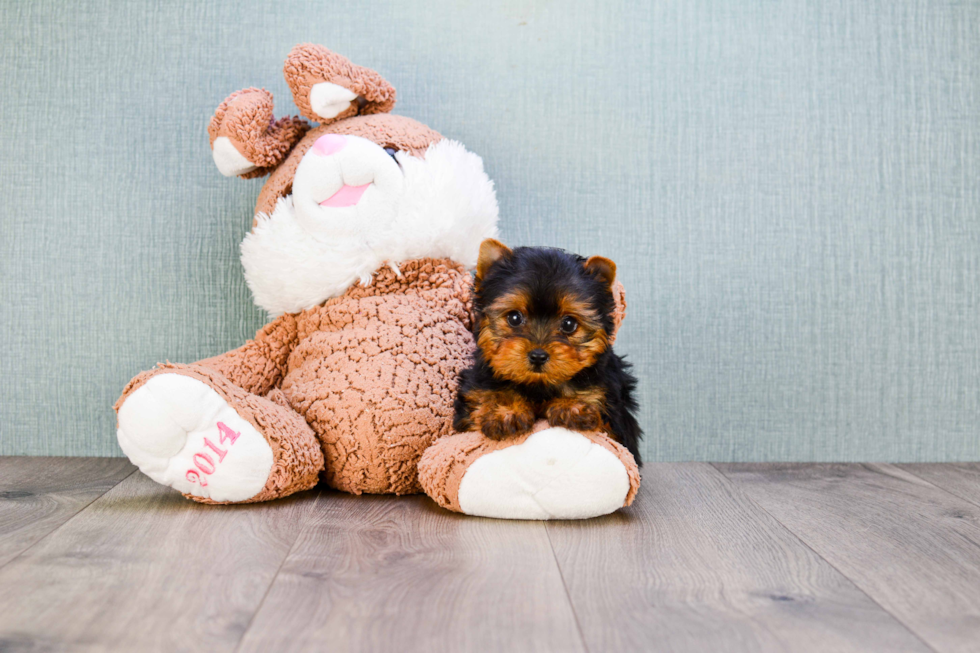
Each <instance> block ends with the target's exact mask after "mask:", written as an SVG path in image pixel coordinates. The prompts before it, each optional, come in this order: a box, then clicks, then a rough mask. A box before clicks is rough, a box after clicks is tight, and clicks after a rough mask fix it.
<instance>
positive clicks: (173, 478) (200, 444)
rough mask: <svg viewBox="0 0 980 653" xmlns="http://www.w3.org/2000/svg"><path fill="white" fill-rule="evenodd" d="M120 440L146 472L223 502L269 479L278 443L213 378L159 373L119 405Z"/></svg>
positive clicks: (247, 495)
mask: <svg viewBox="0 0 980 653" xmlns="http://www.w3.org/2000/svg"><path fill="white" fill-rule="evenodd" d="M117 435H118V438H119V445H120V446H121V447H122V450H123V452H124V453H125V454H126V455H127V456H128V457H129V459H130V460H131V461H132V462H133V463H134V464H135V465H136V466H137V467H139V468H140V471H142V472H143V473H144V474H146V475H147V476H149V477H150V478H152V479H153V480H154V481H156V482H157V483H160V484H162V485H167V486H169V487H172V488H174V489H175V490H178V491H180V492H182V493H184V494H189V495H192V496H193V497H197V498H201V499H205V500H210V501H216V502H239V501H246V500H248V499H251V498H252V497H254V496H255V495H257V494H258V493H259V492H261V491H262V489H263V488H264V487H265V485H266V481H267V480H268V478H269V474H270V472H271V470H272V464H273V453H272V448H271V447H270V446H269V443H268V442H267V441H266V438H265V436H263V435H262V433H261V432H260V431H258V430H257V429H256V428H255V427H254V426H253V425H252V424H251V423H250V422H248V421H247V420H245V419H244V418H242V417H241V416H240V415H239V414H238V413H237V412H236V411H235V409H234V408H233V407H232V406H230V405H229V404H228V403H227V402H226V401H225V400H224V399H223V398H222V397H221V395H219V394H218V393H217V392H216V391H215V390H214V389H212V388H211V387H210V386H208V385H207V384H206V383H203V382H202V381H199V380H197V379H195V378H192V377H189V376H186V375H183V374H158V375H156V376H154V377H152V378H150V379H149V380H148V381H147V382H146V383H145V384H143V385H142V386H140V387H139V388H137V389H136V390H135V391H133V393H132V394H130V395H129V396H128V397H127V398H126V400H125V401H124V402H123V404H122V406H121V407H120V408H119V430H118V433H117Z"/></svg>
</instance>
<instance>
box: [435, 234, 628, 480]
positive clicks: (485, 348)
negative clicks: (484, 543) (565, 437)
mask: <svg viewBox="0 0 980 653" xmlns="http://www.w3.org/2000/svg"><path fill="white" fill-rule="evenodd" d="M614 276H615V264H613V263H612V262H611V261H608V260H607V259H602V258H600V257H593V258H591V259H585V258H583V257H581V256H577V255H575V254H571V253H568V252H565V251H563V250H560V249H551V248H535V247H518V248H515V249H514V250H510V249H508V248H506V247H505V246H504V245H502V244H500V243H498V242H496V241H490V240H488V241H485V242H484V244H483V246H481V250H480V262H479V264H478V266H477V279H476V293H475V301H474V309H475V312H476V321H475V326H474V335H475V336H476V339H477V343H478V346H477V348H476V351H475V353H474V356H473V360H472V364H471V366H470V367H469V368H468V369H466V370H465V371H464V372H463V374H462V377H461V379H460V385H459V391H458V394H457V397H456V403H455V413H456V414H455V420H454V426H455V428H456V429H457V430H459V431H467V430H482V431H483V432H484V433H485V434H486V435H487V436H488V437H494V438H501V437H506V436H508V435H517V434H519V433H523V432H527V431H528V430H530V427H531V425H532V424H533V420H534V418H536V417H540V416H546V417H547V418H548V421H549V422H551V423H552V424H553V425H560V426H565V427H568V428H577V429H578V430H593V429H597V430H606V431H608V432H609V433H610V434H611V435H612V436H613V437H614V438H615V439H616V440H617V441H618V442H620V443H621V444H622V445H623V446H625V447H626V448H627V449H628V450H629V452H630V453H631V454H632V455H633V457H634V458H635V460H636V462H637V464H640V462H641V461H640V453H639V448H638V447H639V440H640V438H641V437H642V435H643V434H642V431H641V429H640V426H639V424H638V423H637V420H636V412H637V410H638V406H637V402H636V399H635V390H636V383H637V381H636V377H634V376H633V374H632V373H631V372H630V369H631V365H630V364H629V363H628V362H626V361H625V360H624V359H623V358H622V357H621V356H619V355H617V354H616V353H615V352H614V351H613V349H612V346H611V345H609V344H608V341H609V340H610V339H611V337H612V335H613V330H614V321H613V312H614V309H615V301H614V298H613V293H612V282H613V278H614ZM515 313H520V314H521V319H522V322H521V324H520V325H519V326H514V324H515V323H516V322H517V321H518V320H517V319H516V318H515V317H514V314H515ZM569 316H570V317H572V319H573V320H574V321H576V322H577V324H578V327H577V328H576V330H575V331H574V332H572V333H566V331H567V327H568V326H569V324H568V322H567V320H566V318H567V317H569ZM563 325H564V327H565V328H564V329H563ZM533 352H539V353H538V354H537V357H538V358H540V357H541V356H542V354H541V353H540V352H545V353H546V354H547V355H548V356H547V362H545V363H544V364H543V365H536V364H534V363H533V362H531V361H530V360H529V359H531V358H532V353H533ZM579 397H581V398H584V399H583V403H582V404H581V411H579V410H578V408H577V406H579V403H576V402H578V398H579ZM563 402H564V403H563ZM596 410H597V411H598V413H595V414H596V418H595V420H593V421H590V419H589V418H588V415H590V414H592V413H594V412H595V411H596ZM599 416H601V421H599V419H600V417H599Z"/></svg>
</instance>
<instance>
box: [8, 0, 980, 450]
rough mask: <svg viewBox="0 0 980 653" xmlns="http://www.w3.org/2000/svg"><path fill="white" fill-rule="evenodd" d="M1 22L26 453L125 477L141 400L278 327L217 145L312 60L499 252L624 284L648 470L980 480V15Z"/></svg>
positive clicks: (71, 9) (320, 9)
mask: <svg viewBox="0 0 980 653" xmlns="http://www.w3.org/2000/svg"><path fill="white" fill-rule="evenodd" d="M0 12H2V23H0V74H2V81H3V93H2V94H0V153H2V155H0V197H2V208H0V227H2V238H0V274H2V276H0V329H2V336H3V337H2V342H0V410H2V415H0V453H2V454H68V455H82V454H109V455H112V454H118V453H119V450H118V448H117V446H116V443H115V437H114V423H115V422H114V416H113V413H112V410H111V405H112V403H113V401H114V400H115V398H116V397H117V396H118V394H119V391H120V390H121V389H122V387H123V385H124V384H125V383H126V381H127V380H128V379H129V378H130V377H131V376H132V375H134V374H135V373H136V372H138V371H140V370H142V369H144V368H147V367H149V366H151V365H152V364H153V363H155V362H156V361H160V360H165V359H169V360H173V361H190V360H193V359H196V358H200V357H204V356H208V355H212V354H215V353H218V352H221V351H223V350H226V349H229V348H232V347H235V346H237V345H238V344H240V343H241V342H242V340H244V339H245V338H246V337H249V336H250V335H251V334H252V333H253V332H254V330H255V329H256V328H257V327H259V326H261V325H262V324H263V322H264V319H263V316H262V315H261V313H260V312H259V311H258V310H257V309H255V308H254V307H253V306H252V304H251V302H250V299H249V295H248V291H247V289H246V287H245V284H244V280H243V276H242V271H241V267H240V265H239V262H238V259H237V247H238V243H239V241H240V240H241V238H242V236H243V235H244V233H245V232H246V230H247V228H248V226H249V224H250V221H251V214H250V211H251V208H252V206H253V204H254V201H255V197H256V195H257V194H258V190H259V188H260V185H261V182H257V181H252V182H243V181H240V180H227V179H224V178H223V177H221V176H220V175H219V174H218V172H217V171H216V170H215V169H214V166H213V165H212V163H211V160H210V152H209V149H208V144H207V138H206V133H205V126H206V124H207V121H208V119H209V117H210V116H211V113H212V111H213V109H214V108H215V107H216V106H217V104H218V103H219V102H220V101H221V100H222V99H223V98H224V97H225V96H226V95H227V94H228V93H229V92H231V91H234V90H236V89H239V88H243V87H246V86H251V85H255V86H264V87H266V88H268V89H270V90H272V91H273V92H274V93H275V94H276V98H277V101H278V107H279V109H280V112H291V111H293V110H294V108H293V107H292V103H291V99H290V98H289V94H288V91H287V89H286V86H285V84H284V82H283V80H282V76H281V66H282V61H283V59H284V57H285V55H286V54H287V52H288V51H289V49H290V47H291V46H292V45H293V44H294V43H297V42H301V41H307V40H309V41H316V42H319V43H322V44H323V45H326V46H327V47H329V48H331V49H334V50H336V51H338V52H341V53H343V54H345V55H347V56H349V57H350V58H351V59H353V60H354V61H356V62H358V63H361V64H363V65H367V66H371V67H374V68H376V69H378V70H379V71H381V72H382V73H383V74H384V75H385V77H386V78H387V79H389V80H390V81H391V82H392V83H393V84H394V85H395V86H396V87H397V89H398V91H399V103H398V107H397V109H396V111H398V112H400V113H404V114H406V115H409V116H412V117H415V118H418V119H420V120H422V121H423V122H426V123H429V124H431V125H432V126H433V127H434V128H436V129H437V130H439V131H440V132H442V133H443V134H446V135H448V136H450V137H453V138H456V139H458V140H461V141H463V142H465V143H466V144H467V145H468V146H469V147H470V148H471V149H472V150H474V151H476V152H478V153H480V154H481V155H482V156H483V157H484V159H485V161H486V166H487V168H488V171H489V172H490V175H491V177H493V178H494V179H495V180H496V182H497V186H498V192H499V198H500V204H501V220H502V225H501V227H502V233H503V236H504V238H505V240H507V241H509V242H511V243H513V244H550V245H558V246H564V247H567V248H570V249H573V250H576V251H579V252H581V253H583V254H604V255H607V256H610V257H612V258H614V259H615V260H616V261H617V262H618V263H619V266H620V270H621V273H622V275H623V277H624V279H625V282H626V284H627V287H628V291H629V297H630V307H631V313H630V316H629V318H628V320H627V323H626V325H625V327H624V329H625V330H624V333H623V335H622V337H621V339H620V341H619V342H618V345H617V346H618V347H620V348H621V349H622V350H623V351H625V352H626V353H628V355H629V357H630V358H631V359H632V360H633V361H634V363H635V364H636V368H637V371H638V372H639V375H640V376H641V379H642V380H641V388H642V404H643V417H642V419H643V424H644V426H645V428H646V430H647V434H648V437H647V441H646V444H645V454H646V458H647V459H649V460H679V459H710V460H777V459H778V460H855V459H871V460H891V461H897V460H902V461H924V460H967V459H980V426H978V424H980V326H978V325H980V182H978V180H980V3H975V2H925V1H923V2H915V1H912V0H891V1H878V2H858V3H855V2H844V1H838V2H833V1H832V2H818V3H811V2H803V1H787V2H778V3H773V2H706V1H702V0H669V1H663V2H653V3H637V2H615V1H609V0H606V1H603V2H593V3H577V2H539V3H525V2H512V3H504V4H501V5H496V6H494V5H493V4H492V3H483V2H468V3H461V4H460V3H433V2H424V1H422V0H399V1H392V2H370V1H359V2H330V3H293V2H282V1H277V2H265V3H263V2H249V3H241V2H227V1H220V2H206V3H200V2H173V3H155V4H154V5H152V6H151V5H150V4H149V3H145V4H141V3H121V2H89V1H78V2H72V3H59V2H50V1H42V2H32V3H29V4H28V3H23V4H22V3H14V2H0Z"/></svg>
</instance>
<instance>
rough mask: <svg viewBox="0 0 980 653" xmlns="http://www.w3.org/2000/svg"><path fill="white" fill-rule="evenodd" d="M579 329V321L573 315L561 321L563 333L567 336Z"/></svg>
mask: <svg viewBox="0 0 980 653" xmlns="http://www.w3.org/2000/svg"><path fill="white" fill-rule="evenodd" d="M577 328H578V320H576V319H575V318H574V317H572V316H571V315H566V316H565V317H563V318H562V319H561V332H562V333H564V334H565V335H566V336H567V335H571V334H573V333H575V329H577Z"/></svg>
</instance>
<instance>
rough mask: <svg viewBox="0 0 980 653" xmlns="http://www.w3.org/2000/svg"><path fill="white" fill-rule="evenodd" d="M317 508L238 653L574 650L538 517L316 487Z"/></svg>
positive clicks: (571, 622) (571, 625) (571, 624)
mask: <svg viewBox="0 0 980 653" xmlns="http://www.w3.org/2000/svg"><path fill="white" fill-rule="evenodd" d="M316 511H317V514H316V517H315V519H314V520H313V521H312V522H311V524H310V526H309V527H308V528H307V529H305V530H304V531H303V533H302V534H301V535H300V537H299V540H298V541H297V543H296V546H295V547H294V548H293V551H292V552H291V553H290V555H289V558H288V559H287V560H286V563H285V564H284V565H283V567H282V569H281V570H280V572H279V575H278V577H277V578H276V581H275V583H274V584H273V586H272V589H271V590H270V591H269V594H268V596H267V598H266V600H265V602H264V603H263V605H262V607H261V609H260V610H259V611H258V613H257V614H256V617H255V620H254V621H253V623H252V625H251V627H250V628H249V630H248V632H247V633H246V635H245V638H244V639H243V641H242V647H241V650H243V651H260V652H265V651H272V650H275V651H310V650H317V649H321V648H324V647H329V648H330V649H331V650H336V651H427V652H435V651H453V652H455V651H481V652H482V651H507V652H508V653H510V652H513V651H581V650H583V648H582V643H581V639H580V637H579V634H578V630H577V628H576V625H575V619H574V615H573V613H572V610H571V607H570V605H569V603H568V598H567V597H566V595H565V591H564V588H563V587H562V582H561V577H560V575H559V572H558V567H557V565H556V564H555V560H554V557H553V555H552V552H551V548H550V546H549V544H548V539H547V535H546V533H545V530H544V526H543V525H542V523H541V522H519V521H501V520H492V519H481V518H476V517H465V516H461V515H455V514H452V513H449V512H446V511H444V510H441V509H440V508H438V507H436V506H435V504H433V503H432V502H431V501H430V500H429V499H427V498H425V497H400V498H393V497H374V496H360V497H354V496H349V495H343V494H339V493H325V494H323V495H322V496H321V498H320V500H319V501H318V503H317V506H316ZM610 627H613V625H612V624H610Z"/></svg>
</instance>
